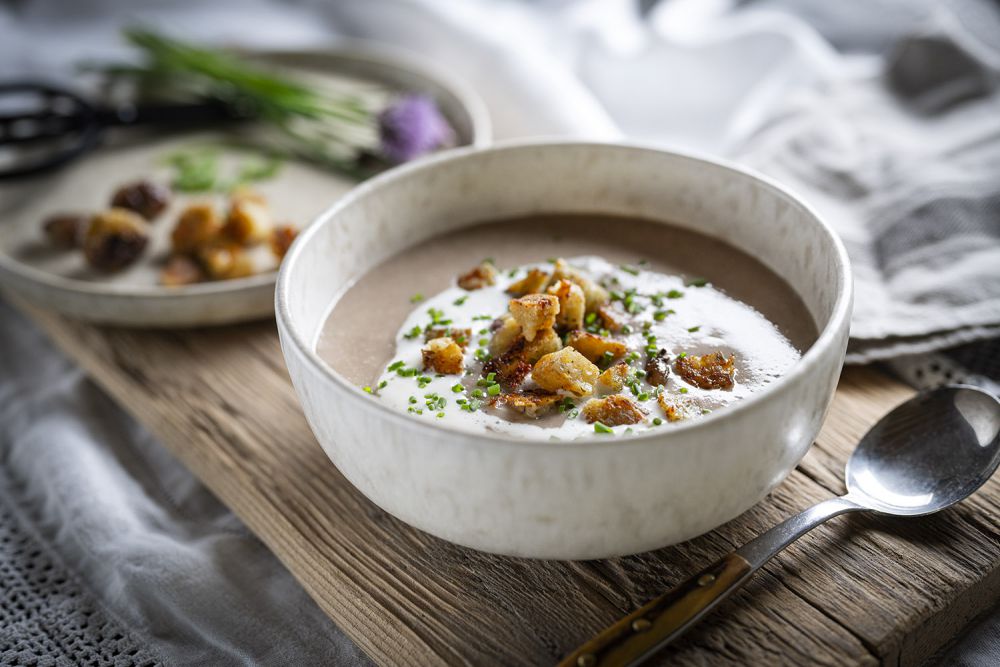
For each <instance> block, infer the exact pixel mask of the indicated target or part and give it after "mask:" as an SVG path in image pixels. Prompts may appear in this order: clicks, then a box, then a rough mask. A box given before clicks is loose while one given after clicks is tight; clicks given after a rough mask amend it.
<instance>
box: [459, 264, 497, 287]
mask: <svg viewBox="0 0 1000 667" xmlns="http://www.w3.org/2000/svg"><path fill="white" fill-rule="evenodd" d="M496 281H497V267H495V266H493V262H489V261H487V262H483V263H482V264H480V265H479V266H477V267H476V268H474V269H472V270H471V271H469V272H468V273H463V274H462V275H460V276H459V277H458V286H459V287H461V288H462V289H464V290H469V291H470V292H471V291H472V290H477V289H482V288H484V287H488V286H489V285H494V284H496Z"/></svg>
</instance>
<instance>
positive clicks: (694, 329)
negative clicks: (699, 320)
mask: <svg viewBox="0 0 1000 667" xmlns="http://www.w3.org/2000/svg"><path fill="white" fill-rule="evenodd" d="M699 329H701V327H688V331H690V332H691V333H694V332H695V331H698V330H699Z"/></svg>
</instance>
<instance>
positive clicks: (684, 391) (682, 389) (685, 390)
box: [677, 387, 688, 394]
mask: <svg viewBox="0 0 1000 667" xmlns="http://www.w3.org/2000/svg"><path fill="white" fill-rule="evenodd" d="M677 391H679V392H680V393H682V394H686V393H688V390H687V387H681V388H680V389H678V390H677Z"/></svg>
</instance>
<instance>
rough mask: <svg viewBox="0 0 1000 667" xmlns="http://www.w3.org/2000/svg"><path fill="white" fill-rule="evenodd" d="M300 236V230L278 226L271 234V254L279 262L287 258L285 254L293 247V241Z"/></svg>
mask: <svg viewBox="0 0 1000 667" xmlns="http://www.w3.org/2000/svg"><path fill="white" fill-rule="evenodd" d="M298 235H299V230H297V229H296V228H295V227H293V226H292V225H278V226H277V227H275V228H274V230H273V231H272V232H271V239H270V241H271V252H272V253H274V256H275V257H276V258H278V260H279V261H280V260H282V259H284V258H285V254H287V253H288V249H289V248H290V247H291V246H292V241H294V240H295V237H296V236H298Z"/></svg>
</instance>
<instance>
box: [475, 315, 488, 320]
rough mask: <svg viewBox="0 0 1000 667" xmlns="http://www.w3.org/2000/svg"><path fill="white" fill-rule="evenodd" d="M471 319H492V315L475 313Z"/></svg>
mask: <svg viewBox="0 0 1000 667" xmlns="http://www.w3.org/2000/svg"><path fill="white" fill-rule="evenodd" d="M472 319H473V320H492V319H493V316H492V315H476V316H474V317H473V318H472Z"/></svg>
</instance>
